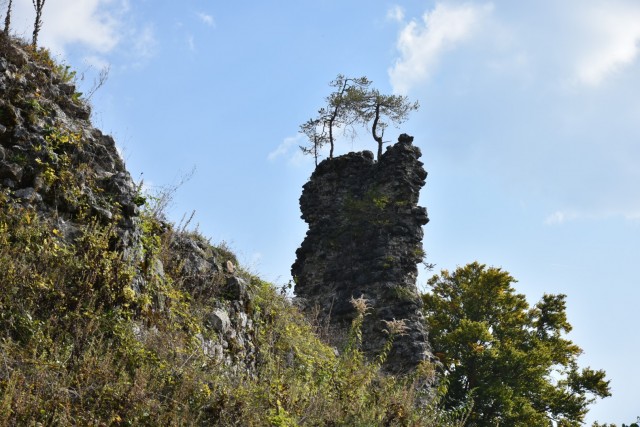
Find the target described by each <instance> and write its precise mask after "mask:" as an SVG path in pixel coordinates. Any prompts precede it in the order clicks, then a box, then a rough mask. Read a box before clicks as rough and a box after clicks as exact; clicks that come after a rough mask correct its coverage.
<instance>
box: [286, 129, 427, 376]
mask: <svg viewBox="0 0 640 427" xmlns="http://www.w3.org/2000/svg"><path fill="white" fill-rule="evenodd" d="M412 141H413V138H412V137H410V136H408V135H406V134H403V135H401V136H400V138H399V140H398V143H397V144H395V145H393V146H390V147H388V149H387V151H386V152H385V153H384V154H383V155H382V156H381V158H380V159H379V161H377V162H376V161H374V158H373V153H371V152H369V151H364V152H361V153H349V154H346V155H344V156H340V157H337V158H334V159H327V160H324V161H323V162H322V163H320V164H319V165H318V167H317V168H316V170H315V172H314V173H313V175H312V176H311V178H310V180H309V182H307V183H306V184H305V185H304V190H303V193H302V196H301V197H300V208H301V211H302V218H303V219H304V220H305V221H306V222H307V223H308V224H309V230H308V232H307V235H306V237H305V239H304V241H303V243H302V245H301V247H300V248H299V249H298V250H297V260H296V262H295V263H294V264H293V266H292V269H291V271H292V275H293V277H294V279H295V283H296V285H295V294H296V296H297V297H298V299H299V300H300V301H301V305H302V306H303V307H304V309H305V310H306V311H307V312H308V313H310V314H312V315H313V316H316V317H317V318H318V320H319V321H320V323H321V324H322V323H326V324H327V325H329V327H330V333H329V336H331V337H332V339H333V341H335V344H338V345H339V344H340V341H341V339H342V338H341V337H344V334H345V331H347V330H348V328H349V325H350V323H351V321H352V319H353V318H354V316H355V313H356V312H355V309H354V308H353V307H352V305H351V303H350V300H351V298H359V297H364V298H365V299H366V300H367V301H368V302H369V305H370V306H371V310H370V312H369V315H368V316H366V317H365V321H364V325H363V339H362V341H363V348H364V350H365V352H366V353H368V354H371V355H375V354H378V353H379V352H380V351H381V350H382V348H383V346H384V343H385V342H386V341H387V335H386V333H385V331H384V329H385V323H384V321H391V320H393V319H396V320H404V322H405V325H406V326H407V330H406V334H405V335H403V336H400V337H398V338H396V340H395V342H394V345H393V348H392V350H391V352H390V354H389V357H388V359H387V363H386V369H387V370H389V371H391V372H394V373H403V372H408V371H411V370H412V369H413V368H415V367H416V366H417V365H418V364H419V363H420V362H421V361H422V360H425V359H430V358H431V357H432V356H431V351H430V348H429V345H428V342H427V331H426V330H425V326H424V320H423V316H422V312H421V307H422V303H421V299H420V298H419V295H418V292H417V288H416V278H417V273H418V270H417V264H418V263H419V262H421V261H422V260H423V258H424V252H423V249H422V237H423V231H422V226H423V225H425V224H426V223H427V222H428V218H427V212H426V210H425V208H423V207H419V206H418V197H419V193H420V189H421V188H422V187H423V186H424V184H425V178H426V176H427V173H426V171H425V170H424V169H423V167H422V163H421V162H420V161H419V160H418V159H419V158H420V156H421V152H420V149H419V148H418V147H416V146H415V145H413V144H412Z"/></svg>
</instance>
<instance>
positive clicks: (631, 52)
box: [576, 2, 640, 86]
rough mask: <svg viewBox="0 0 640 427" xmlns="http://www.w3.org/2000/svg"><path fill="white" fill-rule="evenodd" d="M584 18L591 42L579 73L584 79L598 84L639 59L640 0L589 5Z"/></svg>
mask: <svg viewBox="0 0 640 427" xmlns="http://www.w3.org/2000/svg"><path fill="white" fill-rule="evenodd" d="M584 21H585V22H584V24H585V25H586V27H587V34H588V36H589V38H588V39H590V41H591V42H590V43H589V47H588V49H585V53H584V54H583V56H582V58H580V59H579V61H578V64H577V67H576V68H577V70H576V73H577V77H578V80H579V81H580V82H581V83H583V84H586V85H591V86H596V85H598V84H600V83H601V82H602V81H603V80H604V79H606V78H607V77H608V76H610V75H611V74H613V73H615V72H616V71H618V70H620V69H622V68H624V67H625V66H628V65H629V64H631V63H633V62H634V61H635V60H636V59H637V57H638V53H639V47H638V45H639V43H640V4H639V3H636V2H633V3H613V4H609V3H607V6H606V7H604V6H603V7H599V8H591V9H587V10H586V12H584Z"/></svg>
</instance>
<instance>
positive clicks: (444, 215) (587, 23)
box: [0, 0, 640, 425]
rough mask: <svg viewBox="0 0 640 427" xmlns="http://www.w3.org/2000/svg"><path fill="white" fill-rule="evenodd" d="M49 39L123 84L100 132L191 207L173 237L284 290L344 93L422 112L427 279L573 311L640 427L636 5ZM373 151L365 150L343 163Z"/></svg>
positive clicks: (345, 6)
mask: <svg viewBox="0 0 640 427" xmlns="http://www.w3.org/2000/svg"><path fill="white" fill-rule="evenodd" d="M5 4H6V0H0V6H2V10H3V9H4V7H5V6H4V5H5ZM32 9H33V7H32V5H31V2H30V1H29V0H14V17H13V21H12V22H13V29H14V32H16V33H17V34H19V35H24V36H25V37H29V36H30V33H31V27H32V21H33V11H32ZM3 15H4V11H3ZM43 19H44V25H43V28H42V31H41V34H40V39H39V41H40V44H41V45H43V46H46V47H48V48H50V49H51V50H52V52H54V53H55V54H56V56H57V58H59V59H60V60H61V61H65V62H66V63H67V64H69V65H71V66H72V67H73V68H74V69H76V70H77V71H78V77H79V79H78V85H79V87H80V88H81V90H83V91H84V92H85V93H89V92H90V89H91V87H92V85H93V83H94V81H95V79H96V78H97V76H98V74H99V72H100V70H102V69H105V68H108V69H109V76H108V80H107V81H106V82H105V83H104V85H102V87H100V88H99V90H98V91H96V92H95V94H94V95H93V96H92V97H91V100H90V101H91V103H92V105H93V114H92V119H93V123H94V125H95V126H97V127H99V128H101V129H102V130H103V131H105V132H107V133H110V134H112V135H113V136H114V138H115V139H116V141H117V145H118V148H119V149H120V151H121V153H122V155H123V158H124V159H125V162H126V164H127V167H128V169H129V171H130V172H131V174H132V176H133V178H134V180H136V181H137V182H139V181H141V180H142V181H143V182H144V186H145V188H148V189H150V191H163V189H165V190H166V189H171V188H175V192H174V193H173V194H174V197H173V203H172V204H171V206H170V209H169V212H168V215H169V217H170V218H171V219H172V220H174V221H177V222H179V221H180V220H181V218H182V217H183V215H186V216H187V217H188V216H190V215H191V213H192V212H194V211H195V214H194V220H193V221H192V223H191V226H193V225H197V226H198V229H199V230H200V231H201V232H202V233H203V234H204V235H205V236H208V237H210V238H211V240H212V242H214V243H220V242H226V243H227V244H228V245H229V246H230V247H231V248H232V249H233V250H235V252H236V253H237V254H238V256H239V258H240V259H241V260H242V263H243V265H244V266H246V267H247V268H249V269H250V270H251V271H253V272H255V273H257V274H259V275H260V276H261V277H263V278H265V279H267V280H270V281H272V282H274V283H275V284H277V285H284V284H286V283H287V282H288V281H289V280H290V266H291V264H292V263H293V261H294V258H295V250H296V248H297V247H298V246H299V245H300V243H301V242H302V240H303V238H304V235H305V232H306V224H305V223H304V222H303V221H302V220H301V219H300V211H299V206H298V198H299V197H300V194H301V191H302V185H303V184H304V183H305V182H306V180H307V179H308V178H309V176H310V174H311V173H312V171H313V168H314V163H313V159H312V158H310V157H305V156H302V155H301V153H300V150H299V148H298V146H299V145H302V144H305V139H304V138H303V136H302V135H300V134H299V133H298V127H299V125H300V124H302V123H303V122H305V121H306V120H307V119H309V118H311V117H312V116H314V114H315V113H316V111H317V110H318V109H319V108H320V107H322V106H323V103H324V98H325V97H326V96H327V95H328V94H329V93H330V91H331V88H330V87H329V86H328V83H329V82H330V81H331V80H332V79H334V78H335V77H336V75H337V74H345V75H347V76H352V77H358V76H367V77H368V78H369V79H370V80H372V81H373V84H374V86H375V87H376V88H377V89H379V90H380V91H381V92H383V93H390V94H391V93H395V94H402V95H406V96H408V97H409V99H411V100H418V101H419V102H420V105H421V108H420V109H419V110H418V111H417V112H415V113H413V114H412V115H411V117H410V118H409V120H408V121H407V122H406V123H404V124H402V127H401V129H394V128H390V129H388V130H387V133H386V134H387V136H389V138H390V139H392V140H395V139H396V137H397V135H398V134H400V133H403V132H406V133H409V134H411V135H413V136H414V137H415V140H414V144H416V145H418V146H419V147H420V148H421V150H422V153H423V157H422V161H423V162H424V163H425V168H426V169H427V171H428V172H429V176H428V178H427V184H426V186H425V188H424V189H423V191H422V193H421V204H422V205H423V206H426V207H427V209H428V212H429V217H430V219H431V221H430V222H429V224H427V225H426V226H425V228H424V229H425V237H424V247H425V250H426V252H427V254H428V258H427V261H428V262H431V263H434V264H436V270H439V269H448V270H453V269H455V268H456V266H462V265H465V264H467V263H469V262H472V261H476V260H477V261H479V262H481V263H484V264H487V265H490V266H497V267H502V268H503V269H504V270H506V271H508V272H510V273H511V275H512V276H514V277H515V278H516V279H518V283H516V284H515V287H516V289H517V291H518V292H521V293H524V294H525V295H526V296H527V298H528V300H529V302H530V303H532V304H533V303H535V302H536V301H538V300H539V299H540V298H541V297H542V295H543V294H544V293H554V294H558V293H562V294H566V295H567V311H568V315H569V322H570V323H571V324H572V325H573V327H574V329H573V331H572V332H571V333H570V335H569V337H570V339H572V340H573V341H574V342H575V343H576V344H578V345H579V346H581V347H582V348H583V350H584V354H583V355H582V356H581V358H580V363H581V365H582V366H591V367H592V368H594V369H604V370H605V371H606V372H607V375H608V378H609V379H610V380H611V388H612V392H613V397H610V398H607V399H604V400H602V401H599V402H598V403H596V404H595V405H593V406H592V409H591V411H590V414H589V416H588V417H587V420H588V421H589V424H590V423H591V422H592V421H594V420H599V421H601V422H615V423H618V425H620V424H621V423H623V422H624V423H631V422H632V421H635V418H636V416H638V415H640V403H638V396H639V393H638V384H640V363H637V358H638V354H640V339H639V333H638V330H640V316H638V309H637V305H638V301H639V300H640V286H639V285H640V283H639V282H640V279H639V274H638V268H639V267H640V185H639V184H640V168H639V167H638V162H639V161H640V144H639V142H638V141H640V126H638V123H640V96H638V94H639V93H640V52H639V49H640V2H638V1H637V0H610V1H607V2H603V1H596V0H565V1H562V2H559V1H555V0H522V1H518V2H514V1H510V0H495V1H479V0H478V1H476V0H470V1H467V2H460V1H449V0H442V1H429V0H407V1H399V0H398V1H386V0H380V1H375V2H371V1H365V0H351V1H344V0H320V1H313V2H310V1H293V0H289V1H284V0H280V1H276V0H273V1H268V2H267V1H261V2H258V1H254V2H214V1H211V0H181V1H180V2H176V1H163V0H153V1H151V0H82V1H78V0H47V2H46V4H45V7H44V14H43ZM375 147H376V146H375V143H374V141H373V139H371V136H370V135H369V134H368V133H367V132H366V131H365V130H362V131H360V132H359V134H358V137H357V138H356V139H354V140H351V139H348V138H345V139H343V140H341V141H339V143H338V145H337V146H336V152H337V153H338V154H340V153H345V152H348V151H352V150H357V151H359V150H364V149H368V150H372V151H375ZM176 187H177V188H176ZM430 274H432V273H428V272H422V273H421V275H420V277H419V283H418V286H419V288H420V289H421V290H426V289H427V288H426V280H427V279H428V278H429V277H430Z"/></svg>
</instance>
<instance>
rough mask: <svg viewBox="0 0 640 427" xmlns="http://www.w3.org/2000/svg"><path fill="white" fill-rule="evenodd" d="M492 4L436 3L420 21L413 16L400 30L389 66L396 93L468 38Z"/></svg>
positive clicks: (424, 75)
mask: <svg viewBox="0 0 640 427" xmlns="http://www.w3.org/2000/svg"><path fill="white" fill-rule="evenodd" d="M492 9H493V6H492V5H491V4H485V5H482V6H477V5H473V4H463V5H460V6H450V5H446V4H443V3H438V4H436V6H435V8H434V9H433V10H432V11H428V12H425V14H424V15H423V17H422V22H417V21H415V20H412V21H411V22H409V23H408V24H407V25H406V26H405V27H404V29H402V31H401V32H400V35H399V37H398V41H397V48H398V50H399V51H400V58H399V59H398V60H397V61H396V63H395V65H394V66H393V67H392V68H390V69H389V77H390V79H391V84H392V86H393V88H394V91H395V92H396V93H406V92H407V91H408V90H409V89H410V88H411V87H412V86H414V85H416V84H418V83H420V82H422V81H424V80H425V79H427V78H428V77H429V75H430V74H431V73H433V70H434V68H435V67H436V65H437V63H438V60H439V58H440V56H441V55H442V54H443V53H444V52H445V51H447V50H450V49H452V48H454V47H455V46H456V45H458V44H459V43H461V42H463V41H465V40H468V39H469V38H470V37H471V36H472V35H473V34H474V32H475V30H476V29H477V28H478V26H479V24H480V22H481V21H482V20H483V19H484V18H485V16H486V15H487V14H489V13H490V12H491V10H492Z"/></svg>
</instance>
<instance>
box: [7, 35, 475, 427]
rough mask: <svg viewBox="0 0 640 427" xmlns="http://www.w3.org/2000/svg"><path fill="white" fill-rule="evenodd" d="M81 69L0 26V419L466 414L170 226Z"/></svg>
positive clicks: (339, 418)
mask: <svg viewBox="0 0 640 427" xmlns="http://www.w3.org/2000/svg"><path fill="white" fill-rule="evenodd" d="M73 77H74V75H73V73H71V72H70V70H69V67H66V66H64V65H59V64H56V63H55V62H54V61H52V60H51V58H50V56H49V54H48V52H47V51H46V50H44V49H38V50H36V49H33V48H31V47H30V46H27V45H26V44H25V43H23V42H21V41H19V40H14V39H11V38H8V37H6V36H5V35H4V34H0V95H1V97H0V355H2V356H1V363H0V426H13V425H223V426H227V425H239V426H261V425H274V426H292V425H313V426H317V425H326V426H337V425H349V426H352V425H367V426H371V425H389V426H391V425H425V426H428V425H433V426H436V425H437V426H445V425H459V424H460V422H459V419H461V417H462V415H463V413H464V408H461V409H460V410H459V411H454V412H449V413H445V412H443V411H441V410H439V409H438V405H437V399H431V400H427V399H425V398H424V396H423V394H424V393H426V391H424V390H420V388H416V387H415V386H414V384H422V383H424V382H425V377H426V378H427V379H431V377H432V376H433V375H434V373H433V368H432V367H431V366H430V365H429V364H428V363H425V364H424V365H422V366H420V367H419V369H417V370H416V371H415V372H414V373H413V374H412V375H410V376H405V377H402V378H396V377H393V376H388V375H384V374H382V373H381V372H380V363H381V361H384V358H385V354H382V355H381V357H380V358H379V359H378V360H376V361H373V362H368V361H367V360H366V359H365V358H364V356H363V354H362V351H361V350H360V348H361V342H360V337H361V335H360V333H359V331H360V327H361V326H362V322H363V321H366V318H365V316H364V315H365V313H364V312H362V313H361V314H360V315H359V316H356V318H355V319H354V322H353V326H352V328H351V332H350V333H351V335H350V336H351V338H350V339H349V341H348V343H347V346H346V348H344V349H341V350H342V351H341V352H340V353H338V352H336V350H335V349H333V348H331V347H329V346H327V345H326V344H323V342H322V341H321V340H320V339H319V338H318V337H317V336H316V334H315V333H314V328H313V326H312V325H310V324H309V323H308V322H307V321H306V320H305V319H304V317H303V316H302V315H301V314H300V313H299V312H298V311H297V309H295V308H294V307H293V306H292V305H291V304H290V303H289V302H288V300H287V299H286V298H285V297H284V296H282V295H280V294H279V293H278V292H277V291H276V290H275V289H274V288H273V287H272V286H271V285H270V284H268V283H265V282H264V281H262V280H260V278H258V277H256V276H254V275H251V274H249V273H247V272H245V271H243V269H242V268H241V266H238V265H237V260H236V258H235V257H234V256H233V254H232V253H231V252H230V251H229V250H228V249H227V248H226V247H224V246H215V245H212V244H211V243H210V242H209V240H208V239H206V238H205V237H203V236H201V235H199V234H198V233H196V232H190V231H188V230H185V227H178V226H176V225H174V224H170V223H167V222H166V221H165V220H164V219H163V216H162V213H161V212H158V210H157V209H155V208H154V201H153V199H152V198H149V197H148V196H146V195H144V194H141V193H140V191H139V188H137V186H136V185H135V184H134V183H133V181H132V180H131V177H130V175H129V173H128V172H127V171H126V168H125V166H124V163H123V162H122V160H121V158H120V157H119V155H118V153H117V151H116V148H115V144H114V141H113V139H112V138H111V137H109V136H106V135H103V134H102V132H100V131H99V130H98V129H95V128H93V127H92V125H91V123H90V120H89V118H90V108H89V106H88V105H87V104H86V103H85V102H84V101H83V100H82V99H81V96H80V94H78V93H77V92H76V89H75V87H74V85H73ZM392 340H393V336H390V337H389V343H391V342H392ZM387 348H388V347H387Z"/></svg>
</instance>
